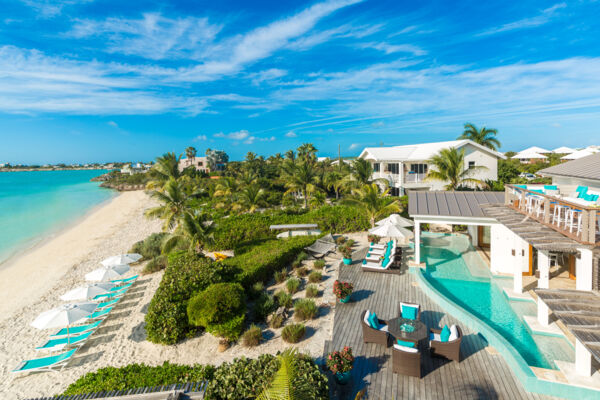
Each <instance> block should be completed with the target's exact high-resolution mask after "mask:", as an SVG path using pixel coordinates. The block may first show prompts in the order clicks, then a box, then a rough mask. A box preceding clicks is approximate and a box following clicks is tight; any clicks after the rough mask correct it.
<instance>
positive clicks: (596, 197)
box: [592, 194, 600, 201]
mask: <svg viewBox="0 0 600 400" xmlns="http://www.w3.org/2000/svg"><path fill="white" fill-rule="evenodd" d="M592 196H593V199H592V201H596V200H598V197H600V196H599V195H597V194H594V195H592Z"/></svg>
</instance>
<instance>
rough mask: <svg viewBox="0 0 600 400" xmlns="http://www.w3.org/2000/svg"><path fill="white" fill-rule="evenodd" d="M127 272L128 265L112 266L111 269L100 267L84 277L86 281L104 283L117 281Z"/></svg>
mask: <svg viewBox="0 0 600 400" xmlns="http://www.w3.org/2000/svg"><path fill="white" fill-rule="evenodd" d="M128 271H129V265H126V264H123V265H114V266H112V267H101V268H98V269H95V270H93V271H92V272H90V273H88V274H86V275H85V280H86V281H95V282H106V281H110V280H113V279H119V278H121V277H122V276H123V274H125V273H127V272H128Z"/></svg>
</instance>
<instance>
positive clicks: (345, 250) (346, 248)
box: [340, 246, 352, 258]
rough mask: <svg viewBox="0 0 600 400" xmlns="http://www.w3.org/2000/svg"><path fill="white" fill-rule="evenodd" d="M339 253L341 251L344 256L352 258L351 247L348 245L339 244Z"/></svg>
mask: <svg viewBox="0 0 600 400" xmlns="http://www.w3.org/2000/svg"><path fill="white" fill-rule="evenodd" d="M340 253H342V256H343V257H344V258H352V249H351V248H350V246H341V247H340Z"/></svg>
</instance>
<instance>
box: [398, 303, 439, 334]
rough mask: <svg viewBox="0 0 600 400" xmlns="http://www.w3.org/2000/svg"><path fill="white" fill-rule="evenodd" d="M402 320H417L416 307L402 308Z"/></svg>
mask: <svg viewBox="0 0 600 400" xmlns="http://www.w3.org/2000/svg"><path fill="white" fill-rule="evenodd" d="M402 318H406V319H417V307H411V306H402ZM448 332H449V331H448Z"/></svg>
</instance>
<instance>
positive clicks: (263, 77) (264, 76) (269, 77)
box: [248, 68, 287, 85]
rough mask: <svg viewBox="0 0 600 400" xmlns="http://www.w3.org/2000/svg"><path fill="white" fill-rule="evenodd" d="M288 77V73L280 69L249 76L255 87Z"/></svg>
mask: <svg viewBox="0 0 600 400" xmlns="http://www.w3.org/2000/svg"><path fill="white" fill-rule="evenodd" d="M285 75H287V71H285V70H283V69H279V68H271V69H267V70H264V71H260V72H255V73H252V74H248V77H249V78H250V79H251V80H252V83H253V84H254V85H259V84H261V83H263V82H269V81H273V80H276V79H278V78H281V77H283V76H285Z"/></svg>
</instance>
